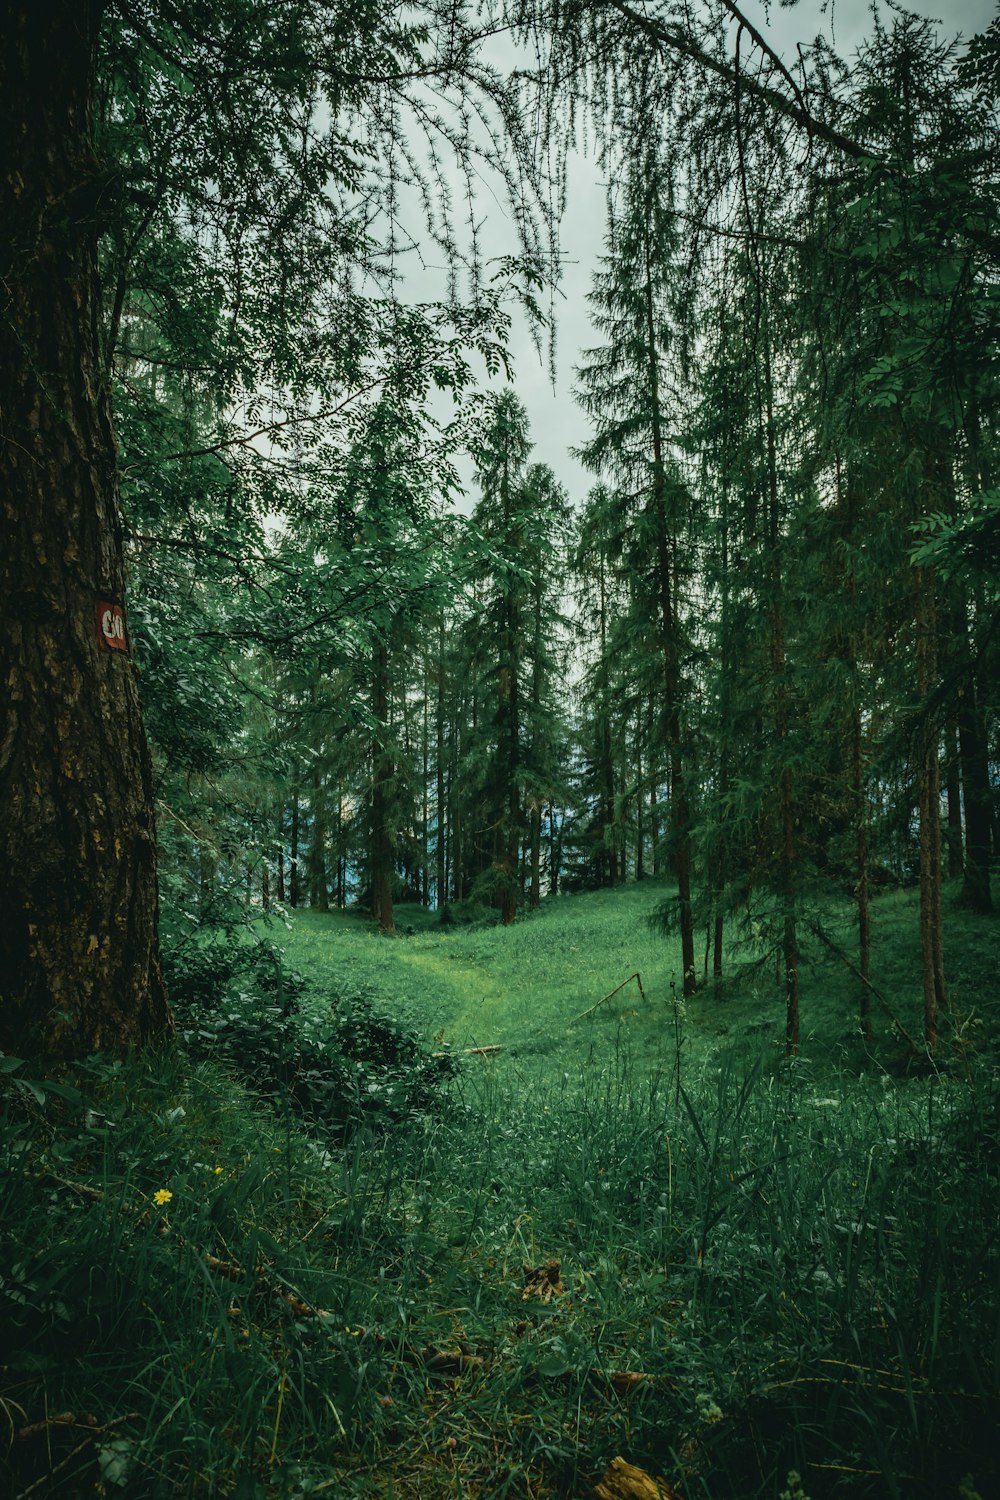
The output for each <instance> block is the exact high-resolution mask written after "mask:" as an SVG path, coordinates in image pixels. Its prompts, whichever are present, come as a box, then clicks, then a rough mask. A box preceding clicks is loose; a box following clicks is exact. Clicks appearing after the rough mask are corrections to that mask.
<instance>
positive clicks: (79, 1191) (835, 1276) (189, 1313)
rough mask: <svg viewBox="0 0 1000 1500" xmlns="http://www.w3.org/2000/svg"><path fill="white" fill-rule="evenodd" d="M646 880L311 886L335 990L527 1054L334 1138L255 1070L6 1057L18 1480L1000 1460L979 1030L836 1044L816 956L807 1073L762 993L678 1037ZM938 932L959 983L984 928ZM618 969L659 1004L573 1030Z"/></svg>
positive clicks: (414, 1495) (13, 1469)
mask: <svg viewBox="0 0 1000 1500" xmlns="http://www.w3.org/2000/svg"><path fill="white" fill-rule="evenodd" d="M655 899H656V896H655V893H653V892H647V891H639V892H633V891H629V892H623V893H615V895H614V896H596V897H586V898H575V899H574V900H573V901H571V902H562V903H554V904H553V905H552V906H551V907H549V908H547V909H545V910H544V911H543V912H542V913H540V914H539V915H538V916H537V917H536V918H535V919H533V920H531V921H529V922H525V923H524V924H523V926H521V925H520V924H519V926H518V927H515V928H514V929H513V930H508V931H507V932H503V931H500V930H489V929H473V930H459V931H457V932H456V931H450V932H447V933H437V932H434V931H431V930H425V931H423V932H420V931H418V932H416V933H415V934H414V936H412V937H409V938H400V939H398V940H396V941H386V940H381V939H378V938H374V937H371V936H369V935H368V934H367V933H366V931H365V930H364V928H363V927H362V926H361V924H360V923H358V922H356V921H352V920H350V919H347V918H341V917H334V918H329V919H320V918H318V917H313V916H310V915H309V914H301V915H300V916H298V917H297V918H296V920H295V923H294V925H293V926H292V927H291V929H289V930H287V932H286V931H285V929H282V931H283V932H285V941H286V953H287V959H288V962H289V963H292V962H294V964H295V966H297V967H299V968H304V969H310V970H318V971H319V973H320V977H321V978H322V980H323V984H324V985H325V986H326V987H327V989H328V988H329V987H330V986H331V985H332V986H334V987H335V988H337V989H339V990H341V992H349V991H350V990H351V988H352V987H357V986H360V985H362V984H367V985H369V986H371V987H372V988H374V989H375V990H376V992H377V995H378V996H379V997H381V998H382V999H383V1000H384V1001H385V1002H386V1003H388V1002H389V1001H391V1000H392V999H393V997H394V996H395V997H396V1000H395V1003H394V1004H393V1009H394V1010H395V1011H396V1012H397V1013H399V1012H400V1011H401V1010H402V1011H405V1013H406V1014H407V1015H409V1016H410V1017H411V1018H413V1017H416V1018H418V1019H419V1020H420V1022H421V1025H422V1027H423V1030H424V1035H425V1037H426V1038H428V1040H430V1039H431V1038H433V1037H434V1036H435V1035H437V1034H438V1033H439V1032H440V1031H441V1029H442V1028H444V1030H445V1034H446V1037H447V1039H448V1040H449V1041H451V1042H452V1044H453V1045H454V1046H455V1047H457V1046H459V1045H461V1044H465V1045H470V1044H473V1043H475V1042H493V1041H504V1040H506V1043H507V1045H508V1047H509V1049H510V1050H509V1052H506V1053H503V1054H500V1055H499V1057H496V1058H494V1059H492V1060H486V1061H484V1060H482V1059H479V1058H470V1059H468V1061H467V1062H466V1063H465V1064H463V1065H462V1067H461V1068H460V1071H459V1072H458V1074H457V1075H456V1076H455V1077H454V1078H453V1079H452V1080H451V1082H450V1083H448V1084H447V1085H446V1086H445V1087H444V1088H443V1090H441V1091H440V1092H439V1093H438V1094H437V1095H436V1096H435V1097H434V1098H433V1099H432V1100H431V1101H430V1102H429V1104H428V1105H426V1106H425V1107H423V1108H421V1109H419V1110H417V1109H413V1110H410V1111H409V1113H407V1114H406V1115H405V1116H404V1117H403V1118H402V1119H400V1120H396V1121H395V1122H394V1123H393V1122H391V1121H390V1122H389V1123H388V1125H387V1126H386V1128H381V1129H378V1130H375V1129H368V1128H366V1129H363V1130H361V1131H359V1132H357V1133H356V1134H354V1135H353V1136H352V1137H350V1138H349V1139H348V1140H347V1141H344V1140H343V1139H342V1138H341V1137H340V1136H336V1137H333V1136H331V1135H330V1134H329V1133H328V1132H327V1131H326V1130H325V1128H324V1125H325V1122H324V1120H323V1118H322V1116H321V1115H320V1116H318V1117H317V1116H316V1115H314V1116H313V1117H312V1118H307V1119H303V1117H302V1116H301V1114H299V1113H294V1112H293V1111H292V1109H291V1108H290V1107H288V1105H287V1104H286V1102H285V1101H284V1100H283V1099H282V1098H281V1097H276V1098H272V1099H270V1100H268V1101H261V1100H259V1099H257V1098H255V1097H254V1090H253V1088H252V1084H253V1081H254V1080H253V1076H252V1075H253V1068H252V1067H250V1068H248V1069H247V1070H246V1071H247V1072H249V1073H250V1074H251V1077H250V1079H249V1080H246V1079H244V1081H243V1083H239V1082H237V1081H234V1079H233V1077H232V1075H231V1073H227V1072H223V1071H221V1070H220V1069H219V1068H218V1066H216V1065H209V1064H192V1063H191V1062H190V1061H189V1060H186V1059H185V1058H184V1057H183V1056H181V1055H177V1054H175V1055H172V1056H170V1057H166V1058H162V1059H146V1060H145V1061H144V1062H143V1063H142V1064H139V1063H134V1064H130V1065H127V1066H113V1067H109V1066H107V1065H103V1064H97V1063H91V1064H88V1065H87V1066H86V1067H83V1068H80V1069H77V1070H72V1071H71V1072H69V1073H67V1074H66V1075H64V1076H63V1078H62V1080H61V1081H60V1084H59V1087H58V1088H57V1091H55V1092H53V1091H52V1088H51V1085H50V1084H48V1083H46V1082H45V1081H44V1080H40V1081H39V1080H27V1079H25V1076H24V1071H23V1070H16V1071H14V1072H12V1073H10V1074H8V1075H7V1077H6V1089H5V1092H4V1095H3V1103H4V1115H3V1132H2V1142H3V1152H4V1158H5V1159H4V1173H3V1176H2V1179H0V1225H2V1226H3V1227H2V1235H3V1245H2V1247H0V1253H2V1259H0V1267H2V1269H0V1276H2V1281H0V1348H2V1349H3V1350H4V1353H3V1355H2V1356H0V1358H2V1359H3V1361H4V1363H3V1365H2V1370H0V1407H2V1411H0V1415H4V1414H5V1418H6V1425H7V1427H8V1429H9V1434H8V1435H9V1437H10V1442H9V1444H8V1443H6V1442H5V1443H4V1448H3V1449H0V1452H3V1453H4V1454H5V1459H6V1465H7V1480H8V1488H9V1493H10V1494H11V1495H12V1496H18V1495H27V1494H28V1493H29V1492H30V1494H31V1495H32V1496H36V1495H37V1496H45V1495H51V1496H57V1495H58V1496H64V1495H75V1494H83V1493H93V1492H94V1490H95V1487H96V1488H97V1489H98V1490H99V1491H100V1490H101V1489H102V1487H103V1492H104V1493H105V1494H107V1495H114V1494H120V1495H122V1496H135V1497H140V1496H142V1497H145V1496H163V1497H175V1496H202V1495H219V1496H234V1497H253V1500H278V1497H281V1500H285V1497H287V1500H293V1497H300V1496H306V1495H314V1494H315V1495H319V1494H331V1495H333V1494H335V1495H338V1496H346V1497H357V1500H361V1497H366V1500H375V1497H379V1500H390V1497H395V1500H424V1497H429V1500H438V1497H440V1500H444V1497H456V1496H468V1497H473V1496H475V1497H479V1500H493V1497H500V1500H504V1497H510V1500H515V1497H516V1500H587V1497H590V1496H591V1495H592V1494H593V1486H594V1483H595V1482H596V1480H598V1479H599V1477H600V1475H601V1474H602V1473H603V1471H604V1469H605V1468H606V1466H607V1464H608V1463H609V1462H610V1460H611V1459H612V1458H613V1457H614V1456H615V1455H617V1454H621V1455H623V1456H624V1457H626V1458H627V1459H628V1460H629V1461H630V1462H632V1463H634V1464H638V1465H640V1466H641V1467H642V1468H644V1469H645V1470H647V1471H648V1472H649V1473H655V1474H662V1475H664V1476H666V1478H667V1479H668V1480H669V1482H670V1484H671V1485H672V1486H673V1487H674V1489H675V1491H676V1492H677V1493H679V1494H680V1495H682V1496H683V1497H684V1500H781V1497H782V1496H783V1495H785V1496H789V1497H795V1500H798V1497H801V1496H803V1495H807V1496H809V1497H811V1500H827V1497H829V1500H833V1497H839V1496H842V1495H849V1496H852V1497H854V1496H857V1497H863V1500H868V1497H871V1500H876V1497H878V1500H883V1497H886V1496H889V1497H898V1500H931V1497H933V1500H976V1497H977V1496H979V1497H981V1500H989V1497H990V1496H991V1495H994V1494H996V1493H998V1492H1000V1464H998V1460H997V1456H996V1453H995V1444H994V1442H993V1437H994V1433H995V1430H996V1426H997V1417H998V1415H1000V1402H998V1383H997V1352H998V1343H1000V1297H998V1286H1000V1235H998V1229H1000V1224H998V1199H1000V1106H998V1099H1000V1087H998V1081H997V1074H996V1069H995V1067H994V1065H993V1063H992V1061H991V1058H990V1056H989V1053H988V1050H987V1049H986V1048H984V1047H978V1049H977V1044H974V1043H972V1042H966V1043H964V1044H961V1045H960V1046H959V1047H958V1049H957V1050H953V1052H952V1053H951V1054H949V1056H950V1057H951V1058H956V1059H957V1064H949V1065H947V1066H943V1067H939V1068H938V1070H936V1071H931V1073H930V1074H929V1076H923V1077H906V1076H905V1073H904V1070H903V1069H902V1068H901V1067H900V1066H899V1049H898V1048H897V1047H896V1044H895V1043H893V1044H891V1046H889V1045H885V1046H883V1047H882V1049H881V1051H880V1052H879V1053H878V1055H879V1056H882V1055H883V1054H884V1061H885V1066H876V1065H875V1064H874V1063H872V1062H871V1061H867V1060H866V1059H865V1057H864V1054H858V1055H860V1056H861V1060H862V1061H865V1062H866V1066H865V1068H864V1071H863V1075H862V1076H859V1071H860V1070H859V1069H858V1067H856V1066H854V1065H853V1063H852V1061H851V1059H852V1057H854V1055H855V1054H853V1053H852V1052H851V1050H850V1049H851V1048H852V1047H853V1046H854V1045H855V1043H854V1041H853V1039H852V1037H851V1028H850V1025H849V1022H848V1021H847V1020H845V1015H844V1009H843V1007H842V1001H843V1000H844V998H845V997H846V996H847V995H848V990H849V976H847V984H846V986H845V981H844V978H842V976H841V975H840V973H839V972H838V971H837V970H835V969H833V968H832V967H830V968H827V967H825V966H824V967H822V968H817V969H816V971H815V976H814V977H813V976H811V978H810V985H809V988H807V991H806V1002H805V1003H806V1004H809V1005H811V1007H812V1010H811V1014H812V1017H813V1028H814V1029H813V1038H812V1040H811V1042H810V1044H809V1046H808V1047H807V1048H806V1050H805V1052H804V1055H803V1057H802V1059H801V1060H799V1061H798V1062H796V1063H794V1064H792V1065H787V1064H785V1063H784V1062H783V1061H782V1060H781V1058H780V1056H779V1054H778V1049H777V1047H776V1045H775V1043H776V1039H778V1038H780V1035H781V1016H780V1007H778V1005H777V1002H776V1001H775V1000H774V999H773V998H771V997H770V996H767V997H766V998H765V997H764V996H762V994H761V993H759V992H758V993H757V994H756V995H755V994H754V992H753V986H752V985H748V986H747V987H746V990H745V991H743V990H738V989H736V988H735V987H734V989H733V990H732V991H731V993H730V996H729V998H728V999H727V1000H725V1001H720V1002H716V1001H715V1000H712V999H708V998H706V999H705V1000H703V1001H702V1000H699V1001H696V1002H694V1003H692V1004H689V1005H688V1007H687V1013H686V1015H683V1016H681V1017H680V1018H679V1023H678V1027H677V1029H675V1028H674V1025H673V1020H672V1016H673V1010H674V1008H673V1005H672V1002H671V992H670V987H669V985H670V966H669V960H670V950H669V947H667V950H666V953H665V954H664V952H663V951H662V948H661V946H660V940H659V939H654V938H652V937H651V936H650V935H649V934H648V931H647V929H646V928H645V927H644V925H643V922H642V916H643V911H644V908H645V907H646V906H647V905H651V904H653V902H654V901H655ZM897 909H898V916H899V918H900V930H899V933H898V935H897V941H898V944H899V945H900V946H901V947H902V945H903V944H904V942H908V941H909V938H908V936H906V935H905V934H904V931H903V927H902V919H903V918H905V919H906V920H907V921H908V920H909V918H910V915H911V914H910V912H909V910H908V907H907V903H906V902H905V901H901V902H898V903H896V906H895V907H889V908H884V909H883V914H882V921H883V923H884V928H885V929H889V928H890V924H891V923H892V922H893V921H895V913H896V912H897ZM414 925H415V926H416V924H414ZM957 930H963V931H966V932H967V934H968V936H967V937H966V940H965V949H964V951H963V954H962V962H963V963H964V964H965V966H966V971H967V973H968V975H969V976H970V977H969V980H968V983H970V984H971V983H972V982H973V981H974V980H975V976H976V973H977V971H980V970H981V971H985V969H986V967H987V966H988V965H989V964H990V963H992V962H993V957H992V952H991V949H990V947H989V944H990V943H991V942H993V941H994V938H993V931H994V929H992V928H987V927H984V926H983V925H981V924H973V925H972V926H970V927H968V928H967V929H962V928H960V926H959V927H958V928H957ZM973 934H974V935H975V937H976V941H975V942H972V941H971V936H972V935H973ZM891 946H892V945H891V944H890V949H891ZM658 950H659V951H658ZM957 957H958V952H957V951H956V958H957ZM900 965H901V967H900V975H899V985H898V986H897V988H896V989H895V990H892V989H891V988H890V985H891V982H892V981H891V976H889V978H887V977H886V973H885V972H883V974H882V975H881V976H876V978H877V982H879V983H880V984H881V983H884V984H885V985H886V986H887V993H890V994H891V997H892V999H893V1001H894V1002H895V1003H898V1004H899V1005H900V1007H901V1009H902V1004H903V1002H904V1000H906V997H905V995H904V994H903V993H902V992H901V990H902V986H903V985H904V984H905V983H907V982H908V981H907V979H906V974H905V971H904V970H903V968H902V959H900ZM635 967H639V968H640V969H642V971H643V980H644V983H646V984H647V989H648V992H649V999H648V1004H647V1006H645V1007H644V1006H643V1005H642V1003H641V1002H640V1003H639V1004H638V1005H634V1004H633V1003H631V1002H629V1003H626V1004H619V997H616V1000H615V1001H612V1002H609V1004H608V1005H607V1006H605V1007H602V1008H601V1009H600V1010H599V1011H598V1012H597V1013H596V1015H595V1017H594V1018H593V1019H592V1020H589V1021H584V1022H580V1023H578V1024H576V1023H574V1022H573V1019H572V1017H573V1015H574V1014H576V1012H577V1011H579V1010H580V1009H583V1008H584V1007H585V1005H587V1004H591V1003H593V1000H594V999H596V998H599V996H600V994H602V993H604V990H605V989H606V988H609V987H610V985H611V984H612V983H614V982H616V981H617V979H619V978H622V977H624V973H623V972H621V970H622V969H624V971H625V972H629V970H630V969H632V968H635ZM886 968H888V963H887V964H886ZM609 971H610V972H609ZM487 979H488V980H489V981H491V984H490V987H488V988H486V989H485V990H484V989H483V988H482V985H483V982H484V980H487ZM821 981H823V982H825V983H828V986H829V987H828V988H823V987H822V985H821V983H820V982H821ZM810 994H813V995H814V999H813V1000H811V1001H810V1000H809V998H808V997H809V995H810ZM400 996H401V997H402V998H401V999H400V998H399V997H400ZM985 998H986V999H988V998H989V997H988V996H986V997H985ZM314 1003H315V1005H317V1006H318V1005H320V1004H322V1005H326V1004H328V999H327V998H324V999H323V1000H322V1001H319V1000H317V1001H316V1002H314ZM906 1003H910V1004H912V1005H914V1006H915V1005H916V1004H917V1003H918V998H917V997H913V996H911V997H910V999H909V1001H907V1002H906ZM505 1005H506V1006H508V1007H511V1006H512V1007H515V1009H514V1011H513V1013H512V1014H510V1015H507V1014H506V1013H505V1010H504V1007H505ZM303 1006H304V1009H303V1014H304V1016H305V1019H306V1020H307V1021H310V1016H309V1006H308V1003H307V1002H306V1000H304V1002H303ZM612 1007H615V1008H614V1009H612ZM633 1011H634V1012H635V1013H634V1014H633V1013H632V1012H633ZM984 1013H985V1014H984V1025H983V1027H980V1028H979V1029H978V1030H972V1031H971V1033H970V1034H971V1035H973V1036H975V1037H978V1036H980V1035H981V1032H982V1031H983V1030H984V1029H985V1023H986V1021H988V1020H989V1019H990V1017H989V1013H988V1012H986V1008H985V1004H984ZM486 1021H488V1023H489V1024H488V1025H485V1024H484V1022H486ZM557 1021H558V1022H559V1023H560V1024H559V1025H558V1026H557V1025H556V1024H555V1023H556V1022H557ZM504 1027H506V1029H503V1028H504ZM821 1027H822V1029H821ZM754 1028H756V1029H754ZM967 1030H968V1028H967ZM845 1038H846V1039H845ZM825 1039H830V1041H829V1046H830V1051H829V1055H828V1054H827V1052H826V1051H824V1047H826V1046H827V1040H825ZM515 1048H517V1049H519V1055H518V1056H513V1053H514V1050H515ZM532 1049H534V1050H532ZM237 1050H238V1049H237ZM974 1053H975V1055H973V1054H974ZM873 1055H874V1054H873ZM943 1061H945V1060H943ZM890 1065H891V1066H890ZM258 1082H259V1080H258ZM248 1083H249V1085H250V1086H248ZM29 1084H33V1086H29ZM19 1085H20V1086H19ZM166 1194H169V1195H170V1196H169V1197H165V1196H164V1195H166ZM157 1195H159V1198H160V1200H161V1201H159V1202H158V1201H157ZM46 1414H48V1416H49V1418H50V1419H51V1418H52V1417H53V1415H55V1414H73V1417H74V1419H75V1420H74V1422H73V1423H69V1422H66V1423H61V1422H55V1421H52V1420H49V1421H48V1423H46V1420H45V1418H46ZM90 1419H93V1420H92V1421H90ZM39 1424H40V1425H39ZM60 1466H62V1467H60ZM792 1473H798V1474H799V1475H800V1476H801V1482H800V1483H796V1481H795V1480H794V1479H790V1477H789V1476H790V1474H792ZM33 1485H37V1488H35V1489H31V1486H33ZM6 1492H7V1491H4V1493H6Z"/></svg>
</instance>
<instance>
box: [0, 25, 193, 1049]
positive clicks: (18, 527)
mask: <svg viewBox="0 0 1000 1500" xmlns="http://www.w3.org/2000/svg"><path fill="white" fill-rule="evenodd" d="M99 18H100V6H99V5H98V4H97V3H94V0H72V3H70V0H62V3H51V4H47V5H46V6H44V8H43V10H42V11H39V8H38V7H37V6H28V5H27V4H7V5H4V6H3V7H0V162H2V168H0V224H2V225H3V229H2V236H3V249H2V250H0V256H2V259H0V494H2V508H0V682H2V683H3V687H4V696H3V700H2V706H0V911H2V913H3V920H2V922H0V1046H3V1047H5V1048H6V1047H10V1048H12V1049H14V1050H15V1051H17V1052H26V1051H40V1052H43V1053H45V1054H48V1055H51V1056H64V1057H65V1056H83V1055H85V1054H86V1053H89V1052H94V1051H120V1050H122V1049H124V1048H128V1047H132V1046H137V1045H140V1044H142V1043H143V1042H146V1041H148V1040H150V1039H151V1038H154V1037H162V1036H165V1035H168V1034H170V1033H171V1031H172V1029H173V1022H172V1018H171V1015H170V1009H169V1006H168V1004H167V997H166V992H165V989H164V984H163V977H162V973H161V968H160V956H159V945H158V936H157V919H158V903H157V887H156V844H155V830H154V823H153V795H152V772H151V764H150V756H149V750H148V747H147V744H146V738H145V734H144V732H143V727H142V720H141V715H140V709H139V694H138V690H137V683H136V673H135V667H134V665H133V661H132V655H131V645H130V639H129V633H128V625H127V621H126V617H125V612H124V607H123V604H122V601H123V599H124V593H125V570H124V560H123V546H122V524H121V516H120V512H119V498H118V481H117V472H116V460H115V438H114V433H113V430H112V424H111V409H110V398H109V392H108V384H107V376H106V370H105V368H104V365H103V360H102V354H101V348H100V332H99V330H100V327H101V309H100V286H99V281H98V269H97V265H98V262H97V236H98V229H99V219H100V213H101V207H102V192H103V190H104V189H105V187H106V186H107V184H106V183H105V182H104V181H103V180H102V178H101V176H100V173H99V168H98V163H97V161H96V160H95V157H94V152H93V132H92V90H93V78H94V59H95V51H96V43H97V30H98V23H99Z"/></svg>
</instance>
